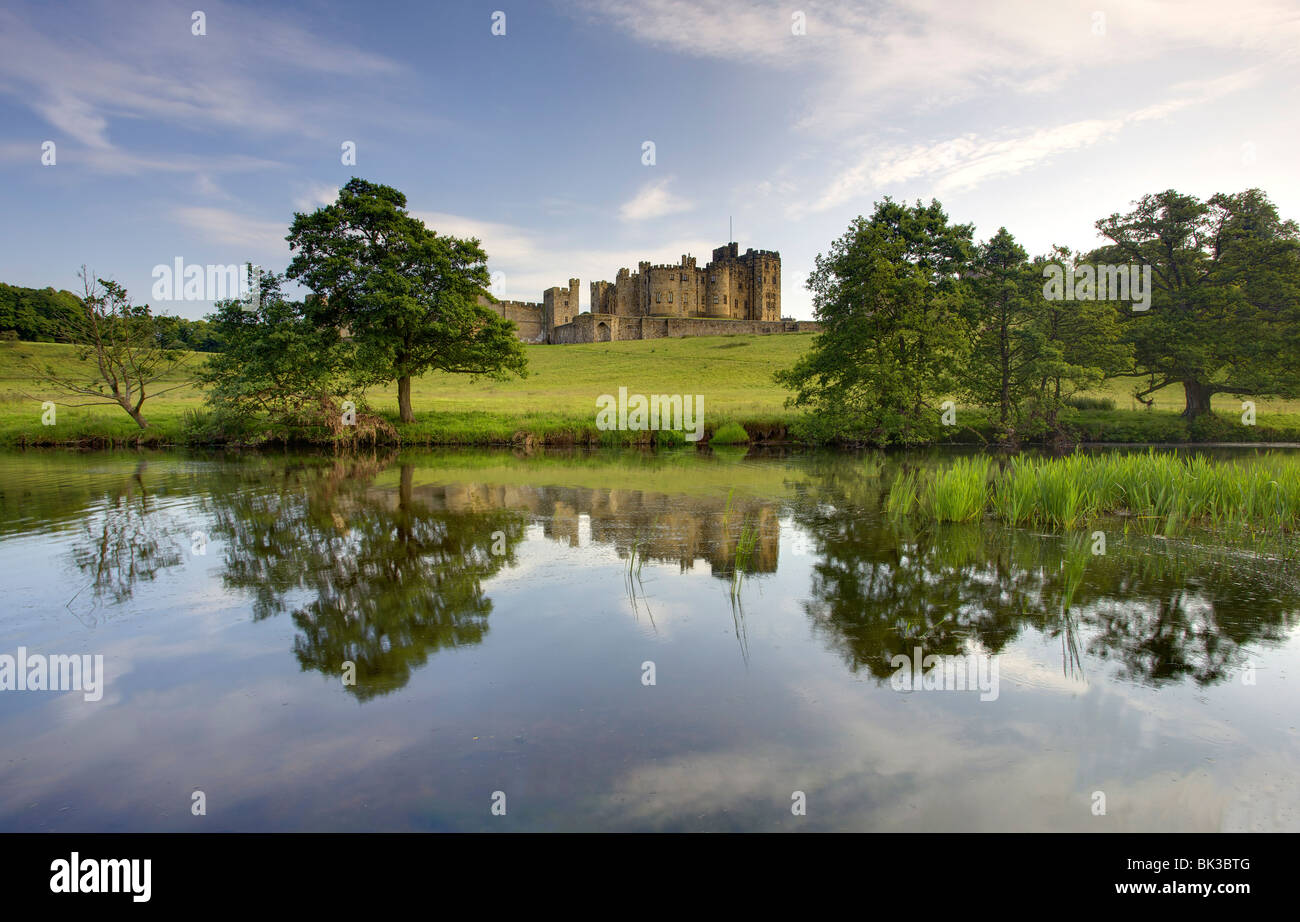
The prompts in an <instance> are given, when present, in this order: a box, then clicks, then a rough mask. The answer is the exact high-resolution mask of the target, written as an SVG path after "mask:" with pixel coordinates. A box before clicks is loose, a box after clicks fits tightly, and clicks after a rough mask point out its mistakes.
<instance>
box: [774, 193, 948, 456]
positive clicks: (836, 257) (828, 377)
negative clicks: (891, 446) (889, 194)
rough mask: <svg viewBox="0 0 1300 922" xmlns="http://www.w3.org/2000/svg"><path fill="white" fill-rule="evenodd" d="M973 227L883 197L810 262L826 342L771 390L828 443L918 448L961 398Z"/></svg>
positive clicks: (930, 208) (935, 206)
mask: <svg viewBox="0 0 1300 922" xmlns="http://www.w3.org/2000/svg"><path fill="white" fill-rule="evenodd" d="M971 233H972V228H971V226H970V225H968V224H950V223H949V221H948V216H947V215H946V214H944V211H943V209H942V207H941V206H940V205H939V203H938V202H935V201H932V202H931V203H930V204H929V205H923V204H921V203H920V202H917V203H916V205H914V206H909V205H906V204H900V203H897V202H894V201H892V200H891V199H888V198H886V199H885V200H884V201H882V202H880V203H878V204H877V205H876V210H875V212H874V213H873V214H872V216H871V218H870V219H867V218H864V217H861V216H859V217H858V218H856V219H854V221H853V222H852V223H851V224H850V225H849V228H848V230H847V231H846V232H845V233H844V235H843V236H842V237H840V238H839V239H838V240H836V241H835V242H834V243H833V244H832V245H831V249H830V252H829V253H827V254H825V255H821V254H819V255H818V257H817V262H816V268H815V269H814V270H813V273H812V275H811V276H810V277H809V279H808V288H809V290H810V291H812V293H813V305H814V310H815V312H816V316H817V319H818V320H820V321H821V323H822V327H823V330H822V334H821V335H820V336H818V337H817V339H816V340H815V341H814V344H813V347H812V348H811V349H810V350H809V351H808V352H807V353H805V354H804V356H803V357H802V358H801V359H800V360H799V361H798V362H797V363H796V364H795V365H794V367H792V368H790V369H788V370H785V371H782V372H778V373H777V376H776V377H777V381H778V382H779V383H781V384H784V385H785V386H786V387H788V388H790V389H791V390H793V391H794V394H793V396H792V397H791V398H790V399H789V400H788V401H787V403H788V404H789V405H792V406H797V407H804V408H806V409H808V410H810V411H811V414H812V417H813V420H814V421H815V423H816V424H817V425H818V427H819V429H820V433H821V435H822V436H823V437H825V438H834V439H841V440H851V441H867V442H872V443H875V444H888V443H893V442H904V443H905V442H916V441H923V440H925V439H926V438H928V437H929V436H931V435H932V433H933V432H934V430H935V429H936V428H937V425H938V413H937V410H938V407H937V401H939V400H940V399H942V398H944V397H947V396H949V395H951V394H954V393H955V392H956V391H957V390H958V384H959V372H960V368H961V365H962V364H963V362H964V357H965V354H966V351H967V350H968V348H969V344H968V339H967V336H966V323H967V321H966V319H965V317H964V314H963V310H962V307H963V304H962V302H963V297H964V292H965V287H964V284H963V282H962V276H963V275H964V274H966V273H967V272H968V271H969V269H970V264H971V259H972V255H973V245H972V243H971Z"/></svg>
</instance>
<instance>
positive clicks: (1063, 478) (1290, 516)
mask: <svg viewBox="0 0 1300 922" xmlns="http://www.w3.org/2000/svg"><path fill="white" fill-rule="evenodd" d="M989 467H990V465H989V461H988V459H969V458H962V459H958V460H956V461H954V462H953V463H952V464H951V465H949V466H948V467H946V468H937V469H929V470H925V469H922V470H920V471H918V470H915V469H912V470H908V471H907V472H905V473H903V474H900V475H899V476H898V477H896V478H895V479H894V481H893V483H892V484H891V485H890V489H889V494H888V496H887V497H886V499H885V504H884V505H885V512H886V514H887V515H888V516H889V518H891V519H894V520H898V519H903V518H909V517H912V516H919V517H922V518H924V519H927V520H930V521H933V522H970V521H975V520H978V519H980V518H983V517H985V516H991V517H992V518H995V519H997V520H1000V521H1002V522H1005V523H1007V524H1009V525H1017V526H1020V525H1035V526H1040V527H1043V528H1050V529H1056V530H1063V531H1069V530H1071V529H1074V528H1078V527H1080V526H1082V525H1084V524H1085V523H1088V522H1091V521H1095V520H1097V519H1100V518H1120V519H1123V520H1125V522H1126V525H1125V528H1126V529H1128V528H1133V529H1135V530H1136V531H1138V532H1140V533H1142V534H1147V535H1166V536H1173V535H1177V534H1180V533H1182V532H1183V531H1184V530H1185V529H1187V528H1192V527H1195V528H1200V529H1207V528H1208V529H1211V530H1214V531H1216V532H1219V533H1221V534H1223V535H1225V536H1236V537H1245V538H1247V539H1250V540H1255V539H1259V538H1261V537H1264V538H1270V539H1271V540H1283V541H1284V545H1285V543H1289V541H1290V539H1291V538H1292V537H1293V536H1294V534H1295V532H1296V531H1297V530H1300V455H1281V454H1267V455H1262V456H1253V457H1246V458H1239V459H1233V460H1227V461H1219V460H1214V459H1211V458H1208V457H1205V456H1202V455H1195V456H1180V455H1175V454H1160V453H1157V452H1155V451H1147V452H1146V453H1144V454H1107V455H1084V454H1076V455H1071V456H1070V457H1066V458H1051V459H1047V458H1033V457H1019V458H1016V459H1015V460H1014V461H1013V462H1011V463H1010V464H1008V465H1006V467H1005V468H1003V469H1001V470H999V471H997V472H995V473H994V474H993V475H992V477H990V475H989Z"/></svg>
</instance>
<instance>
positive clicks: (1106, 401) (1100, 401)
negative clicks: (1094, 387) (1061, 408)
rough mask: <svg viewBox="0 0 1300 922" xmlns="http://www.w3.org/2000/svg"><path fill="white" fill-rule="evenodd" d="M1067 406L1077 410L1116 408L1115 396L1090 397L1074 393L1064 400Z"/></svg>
mask: <svg viewBox="0 0 1300 922" xmlns="http://www.w3.org/2000/svg"><path fill="white" fill-rule="evenodd" d="M1062 402H1063V403H1064V404H1065V405H1066V406H1067V407H1073V408H1074V409H1076V410H1113V409H1115V398H1114V397H1089V396H1086V395H1084V394H1072V395H1071V396H1069V397H1066V398H1065V400H1064V401H1062Z"/></svg>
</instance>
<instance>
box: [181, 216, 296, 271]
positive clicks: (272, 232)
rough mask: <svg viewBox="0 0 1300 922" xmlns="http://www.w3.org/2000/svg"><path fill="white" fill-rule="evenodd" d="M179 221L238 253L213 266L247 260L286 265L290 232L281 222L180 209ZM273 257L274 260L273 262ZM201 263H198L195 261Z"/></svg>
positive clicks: (202, 235)
mask: <svg viewBox="0 0 1300 922" xmlns="http://www.w3.org/2000/svg"><path fill="white" fill-rule="evenodd" d="M175 217H176V219H177V220H178V221H179V222H180V223H181V224H183V225H184V226H186V227H188V228H190V229H191V230H194V231H197V232H198V234H199V235H200V236H201V237H203V238H205V239H207V240H209V241H211V242H213V243H216V244H220V245H222V246H226V247H230V248H232V249H238V250H239V253H238V254H236V256H234V257H232V258H231V259H227V260H224V261H223V260H213V261H214V262H223V263H224V262H230V261H232V260H234V261H242V260H243V259H245V258H249V259H254V261H258V260H262V261H264V262H268V263H272V264H273V263H274V262H285V261H287V259H288V254H289V244H288V243H287V242H286V241H285V239H284V238H285V234H286V232H287V228H286V226H285V224H284V223H283V222H281V221H265V220H261V219H258V218H250V217H248V216H247V215H243V214H239V213H237V212H234V211H230V210H229V209H225V208H205V207H186V208H178V209H176V212H175ZM270 257H274V260H270V259H269V258H270ZM196 261H198V260H196Z"/></svg>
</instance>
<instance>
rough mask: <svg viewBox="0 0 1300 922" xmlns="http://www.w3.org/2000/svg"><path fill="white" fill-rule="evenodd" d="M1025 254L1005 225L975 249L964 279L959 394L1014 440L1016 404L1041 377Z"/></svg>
mask: <svg viewBox="0 0 1300 922" xmlns="http://www.w3.org/2000/svg"><path fill="white" fill-rule="evenodd" d="M1032 272H1033V267H1032V266H1031V265H1030V263H1029V255H1028V254H1027V253H1026V252H1025V250H1024V248H1023V247H1021V246H1020V245H1019V244H1018V243H1016V240H1015V238H1014V237H1013V236H1012V235H1011V234H1010V233H1009V232H1008V231H1007V229H1006V228H1005V227H1003V228H999V229H998V232H997V234H995V235H994V236H993V238H992V239H990V240H989V241H988V242H987V243H983V244H980V245H979V247H978V248H977V250H976V254H975V260H974V267H973V271H972V272H971V275H970V278H969V279H968V282H969V285H970V291H971V297H970V299H969V301H968V304H969V308H968V310H969V314H970V326H969V329H970V332H971V351H970V355H969V363H968V367H967V369H966V374H965V375H964V379H965V380H964V388H963V390H964V393H965V395H966V396H967V397H968V398H969V399H970V400H971V401H972V402H974V403H975V404H976V405H977V406H981V407H989V408H991V409H993V411H994V412H995V413H996V414H997V417H996V418H997V421H998V427H999V429H1000V430H1001V432H1002V437H1003V439H1004V440H1007V441H1012V440H1014V439H1015V437H1016V434H1017V429H1018V428H1019V423H1020V408H1021V405H1022V403H1023V402H1024V401H1025V400H1026V399H1027V398H1028V397H1029V396H1031V395H1032V394H1034V393H1035V392H1036V391H1037V389H1038V387H1039V385H1040V382H1041V379H1042V377H1043V375H1042V368H1041V367H1040V366H1041V363H1042V359H1043V358H1044V354H1043V353H1044V345H1045V343H1044V333H1043V324H1042V319H1043V311H1044V310H1045V307H1046V305H1045V304H1044V303H1043V298H1042V296H1041V294H1040V292H1041V287H1042V286H1041V285H1040V284H1039V283H1038V281H1037V279H1035V278H1034V277H1033V275H1032V274H1031V273H1032Z"/></svg>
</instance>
